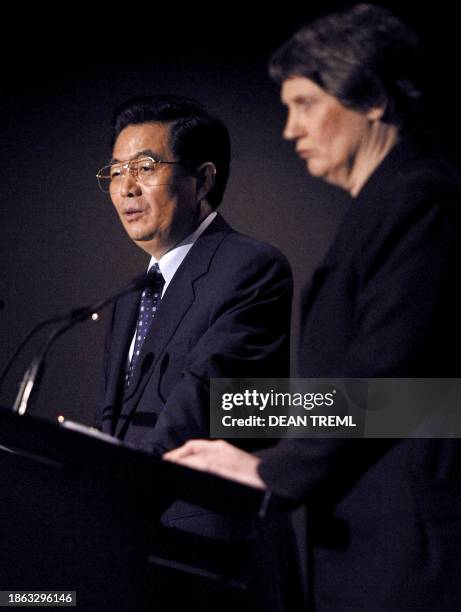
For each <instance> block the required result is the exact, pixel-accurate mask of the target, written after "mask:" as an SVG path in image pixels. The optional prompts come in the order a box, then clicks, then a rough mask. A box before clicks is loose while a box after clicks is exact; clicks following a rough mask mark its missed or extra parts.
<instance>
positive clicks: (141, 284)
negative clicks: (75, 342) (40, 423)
mask: <svg viewBox="0 0 461 612" xmlns="http://www.w3.org/2000/svg"><path fill="white" fill-rule="evenodd" d="M154 285H155V278H154V277H152V276H151V275H149V274H145V273H144V274H141V275H139V276H136V277H135V278H133V279H132V280H131V282H130V283H129V284H128V285H127V286H126V287H125V288H124V289H122V290H121V291H119V292H117V293H115V294H114V295H112V296H110V297H108V298H105V299H103V300H100V301H99V302H96V303H95V304H93V305H91V306H83V307H80V308H74V309H73V310H72V311H71V312H70V313H68V314H65V315H58V316H55V317H52V318H51V319H47V320H46V321H42V322H41V323H39V324H38V325H37V326H36V327H34V328H33V329H32V331H31V332H30V333H29V335H28V336H27V337H26V339H25V340H24V341H23V342H22V343H21V344H20V346H19V348H18V349H17V350H16V351H15V353H14V355H13V357H12V358H11V359H10V361H9V362H8V364H7V366H6V368H5V370H4V371H3V373H2V375H1V377H0V382H1V381H2V380H3V379H4V377H5V375H6V372H7V371H8V370H9V368H10V366H11V364H12V363H13V361H14V359H15V357H16V356H17V355H18V354H19V352H20V351H21V349H22V348H23V347H24V346H25V344H26V343H27V341H28V340H29V339H30V338H31V337H32V336H33V335H35V333H36V332H38V331H39V330H40V329H42V328H43V327H45V326H47V325H50V324H52V323H60V322H62V325H60V326H58V327H56V328H55V329H53V331H52V332H51V333H50V335H49V336H48V338H47V340H46V341H45V343H44V344H43V345H42V346H41V347H40V349H39V350H38V351H37V352H36V354H35V355H34V358H33V359H32V362H31V364H30V366H29V367H28V368H27V370H26V372H25V373H24V376H23V378H22V381H21V384H20V385H19V390H18V394H17V396H16V399H15V402H14V405H13V412H17V413H18V414H20V415H23V414H25V412H26V410H27V404H28V402H29V399H30V396H31V394H32V391H33V389H34V386H35V385H36V383H37V387H38V382H39V379H40V374H41V372H42V369H43V364H44V360H45V357H46V354H47V353H48V351H49V349H50V347H51V346H52V344H53V342H54V341H55V340H56V338H59V336H61V335H62V334H64V333H65V332H66V331H67V330H68V329H71V328H72V327H73V326H74V325H76V324H77V323H80V322H81V321H85V320H86V319H90V318H91V319H93V320H94V321H96V320H97V319H98V318H99V313H98V311H99V310H101V309H102V308H104V307H105V306H107V305H109V304H111V303H112V302H114V301H115V300H117V299H118V298H120V297H122V296H124V295H126V294H127V293H131V292H133V291H140V290H142V289H145V288H147V287H153V286H154Z"/></svg>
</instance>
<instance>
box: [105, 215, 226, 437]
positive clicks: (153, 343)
mask: <svg viewBox="0 0 461 612" xmlns="http://www.w3.org/2000/svg"><path fill="white" fill-rule="evenodd" d="M231 231H233V230H232V229H231V228H230V226H229V225H228V224H227V223H226V222H225V221H224V219H223V218H222V217H220V216H219V215H218V216H217V217H216V218H215V219H214V221H213V222H212V223H211V224H210V225H209V227H208V228H207V229H206V230H205V232H204V233H203V234H202V235H201V236H200V237H199V238H198V240H197V241H196V243H195V244H194V246H193V247H192V248H191V250H190V251H189V253H188V254H187V256H186V257H185V259H184V261H183V262H182V263H181V265H180V266H179V268H178V269H177V271H176V273H175V275H174V277H173V279H172V280H171V282H170V284H169V285H168V287H167V289H166V291H165V293H164V295H163V297H162V299H161V301H160V304H159V306H158V307H157V312H156V316H155V318H154V320H153V321H152V324H151V327H150V329H149V333H148V335H147V337H146V340H145V341H144V344H143V347H142V349H141V354H140V356H139V360H138V362H137V364H136V368H135V370H134V372H133V375H132V378H131V383H130V389H129V392H128V393H127V394H126V395H125V397H124V402H123V406H122V410H121V413H120V418H119V419H118V423H117V425H116V428H115V435H116V436H117V437H123V436H124V434H125V431H126V428H127V427H128V425H129V422H130V417H131V414H132V412H133V411H134V410H135V409H136V406H137V404H138V402H139V399H140V397H141V395H142V393H143V391H144V388H145V386H146V384H147V382H148V380H149V378H150V376H151V375H152V373H153V371H154V369H155V367H156V366H157V364H158V363H159V359H160V358H161V357H162V355H163V353H164V351H165V349H166V347H167V346H168V344H169V342H170V340H171V338H172V337H173V336H174V333H175V331H176V329H177V327H178V326H179V324H180V323H181V321H182V320H183V319H184V317H185V316H186V314H187V311H188V310H189V308H190V307H191V306H192V304H193V303H194V300H195V291H194V283H195V281H196V280H197V279H198V278H200V277H201V276H203V275H204V274H206V273H207V271H208V269H209V266H210V262H211V259H212V257H213V255H214V253H215V251H216V249H217V248H218V246H219V245H220V244H221V242H222V240H223V239H224V238H225V236H226V235H227V234H228V233H229V232H231ZM138 299H139V298H138Z"/></svg>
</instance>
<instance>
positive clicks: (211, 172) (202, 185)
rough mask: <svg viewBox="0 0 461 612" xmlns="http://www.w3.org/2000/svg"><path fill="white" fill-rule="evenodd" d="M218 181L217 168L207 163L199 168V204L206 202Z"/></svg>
mask: <svg viewBox="0 0 461 612" xmlns="http://www.w3.org/2000/svg"><path fill="white" fill-rule="evenodd" d="M215 180H216V166H215V165H214V164H213V162H205V163H203V164H201V165H200V166H199V167H198V168H197V190H196V194H197V196H196V197H197V202H200V201H201V200H204V199H205V198H206V197H207V195H208V194H209V193H210V191H211V190H212V188H213V185H214V183H215Z"/></svg>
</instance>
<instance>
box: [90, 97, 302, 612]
mask: <svg viewBox="0 0 461 612" xmlns="http://www.w3.org/2000/svg"><path fill="white" fill-rule="evenodd" d="M229 161H230V142H229V135H228V132H227V129H226V128H225V126H224V125H223V123H222V122H221V121H219V120H218V119H217V118H215V117H212V116H210V115H209V114H208V113H207V112H206V111H205V110H204V108H203V107H202V106H200V105H199V104H197V103H196V102H194V101H192V100H189V99H184V98H180V97H175V96H154V97H141V98H135V99H132V100H129V101H128V102H126V104H124V105H123V106H122V107H121V108H120V109H119V110H118V111H117V112H116V114H115V118H114V125H113V139H112V161H111V163H110V164H109V165H108V166H107V167H105V168H102V169H101V170H100V171H99V173H98V180H99V184H100V186H101V188H102V189H103V191H106V192H108V193H110V197H111V199H112V202H113V204H114V206H115V209H116V211H117V213H118V215H119V217H120V220H121V222H122V224H123V227H124V228H125V230H126V232H127V234H128V236H129V237H130V238H131V239H132V240H133V241H134V242H135V244H136V245H138V246H139V247H140V248H142V249H143V250H144V251H146V253H148V255H150V257H151V259H150V262H149V270H150V271H152V272H151V273H153V275H154V279H155V280H154V287H153V289H152V290H151V291H150V292H149V291H146V290H145V291H144V292H143V294H142V295H139V293H138V294H129V295H127V296H125V297H123V298H121V299H120V300H119V301H118V302H117V303H116V305H115V307H114V310H113V313H112V319H111V321H110V325H109V331H108V335H107V340H106V347H105V387H104V396H103V401H102V403H101V407H100V410H99V415H98V424H99V426H100V427H101V428H102V430H103V431H104V432H106V433H109V434H112V435H114V436H116V437H118V438H120V439H122V440H124V441H125V442H128V443H130V444H132V445H134V446H135V447H137V448H140V449H143V450H146V451H148V452H151V453H153V454H154V455H157V456H161V455H162V454H163V453H164V452H165V451H166V450H169V449H172V448H174V447H176V446H178V445H180V444H182V443H183V442H185V441H187V440H189V439H191V438H194V437H208V436H209V409H210V393H209V386H210V378H213V377H217V378H219V377H222V378H228V377H247V376H250V377H264V376H275V377H284V376H288V373H289V330H290V316H291V296H292V278H291V272H290V267H289V264H288V262H287V260H286V258H285V257H284V256H283V255H282V254H281V253H280V252H279V251H277V250H276V249H275V248H273V247H272V246H269V245H267V244H264V243H262V242H259V241H257V240H254V239H252V238H249V237H247V236H244V235H242V234H240V233H238V232H236V231H235V230H233V229H232V228H231V227H230V226H229V225H228V224H227V223H226V221H224V219H223V218H222V217H221V216H220V215H219V214H218V213H217V212H216V208H217V207H218V206H219V204H220V203H221V200H222V198H223V195H224V190H225V186H226V182H227V178H228V173H229ZM146 326H147V327H148V330H147V332H146V331H145V330H146ZM255 444H256V441H251V440H249V441H248V442H247V444H246V446H247V447H249V448H255V447H256V446H255ZM162 523H163V524H164V525H166V526H168V527H174V528H178V529H181V530H183V531H187V532H189V533H192V534H194V535H199V536H206V537H211V538H218V539H223V540H228V541H234V540H235V539H236V538H238V539H240V540H242V539H246V538H250V539H252V538H253V537H254V526H253V525H250V524H247V523H246V522H243V523H242V521H236V520H230V519H229V518H226V517H223V516H220V515H217V514H215V513H211V512H208V511H206V510H204V509H203V508H199V507H196V506H193V505H191V504H186V503H184V502H181V501H176V502H175V503H173V504H172V506H171V507H170V508H169V509H168V510H167V511H166V512H165V513H164V514H163V516H162ZM275 533H277V535H276V536H275V537H274V534H275ZM272 540H273V541H272ZM277 542H279V543H280V545H279V544H277ZM290 542H292V534H291V527H290V525H289V522H288V521H287V522H284V523H283V525H282V528H281V529H280V528H279V527H276V528H275V531H273V532H271V535H270V537H268V538H267V542H261V546H262V547H263V549H264V554H260V555H258V557H259V558H258V567H257V569H256V570H255V574H254V576H253V577H252V578H251V583H252V585H253V586H252V587H251V588H250V594H251V595H247V597H246V599H247V603H248V606H250V608H251V609H253V610H257V609H261V610H267V609H268V602H271V603H270V605H271V606H272V602H274V607H273V609H274V610H279V611H282V610H285V609H290V608H291V607H292V605H291V603H290V602H292V601H296V600H298V601H299V598H301V597H302V594H301V589H300V583H299V582H298V581H297V578H296V569H297V568H296V561H295V552H294V543H293V544H290ZM258 546H259V544H258ZM282 550H283V554H282ZM278 564H284V565H285V566H289V567H291V576H289V577H288V580H287V581H286V584H285V585H283V586H279V583H277V582H275V581H274V580H273V579H272V576H273V575H274V573H277V569H276V568H277V566H278ZM268 582H270V583H271V584H272V586H271V588H268V584H267V583H268ZM197 589H198V590H197ZM197 589H194V595H193V594H192V592H189V594H188V597H189V599H190V602H191V604H192V603H193V602H194V601H195V599H193V597H195V598H197V597H198V598H199V599H200V598H201V597H203V598H204V600H205V602H206V605H212V604H211V602H210V601H209V596H210V595H209V593H208V591H207V590H206V589H205V591H204V592H203V593H201V592H200V587H197ZM180 596H181V592H179V593H177V594H174V593H168V594H167V599H168V601H169V602H171V601H173V602H176V601H177V599H174V597H180ZM200 601H201V599H200ZM232 601H233V599H232ZM195 603H197V602H196V601H195ZM197 605H198V604H197ZM229 606H231V607H232V602H231V601H229ZM285 606H287V608H285Z"/></svg>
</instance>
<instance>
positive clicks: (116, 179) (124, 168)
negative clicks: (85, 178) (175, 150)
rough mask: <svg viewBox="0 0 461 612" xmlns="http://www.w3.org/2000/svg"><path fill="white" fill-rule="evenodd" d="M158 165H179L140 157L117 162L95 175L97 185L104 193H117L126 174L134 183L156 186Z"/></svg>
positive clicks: (173, 162)
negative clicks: (129, 175)
mask: <svg viewBox="0 0 461 612" xmlns="http://www.w3.org/2000/svg"><path fill="white" fill-rule="evenodd" d="M159 164H170V165H174V164H179V165H180V164H181V162H177V161H163V160H160V159H154V158H153V157H142V158H140V159H132V160H131V161H126V162H117V163H114V164H110V165H109V166H104V167H103V168H101V170H100V171H99V172H98V173H97V175H96V178H97V179H98V185H99V188H100V189H101V191H104V193H109V192H117V191H119V190H120V189H121V185H122V180H123V178H124V177H125V176H126V174H127V172H129V173H130V174H131V176H132V177H133V178H134V180H135V181H137V182H138V183H141V184H142V185H147V186H153V185H158V184H159V183H158V170H157V168H158V166H159Z"/></svg>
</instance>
